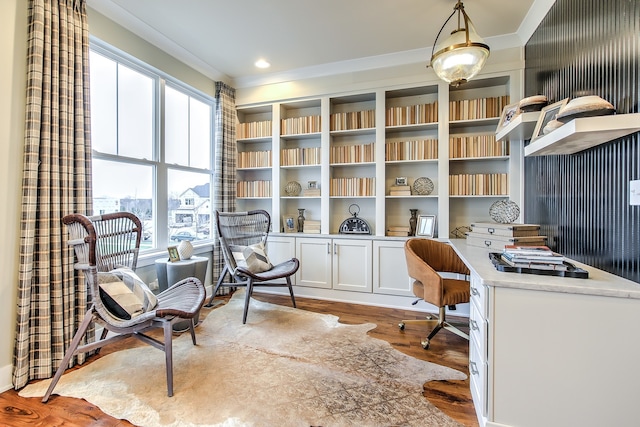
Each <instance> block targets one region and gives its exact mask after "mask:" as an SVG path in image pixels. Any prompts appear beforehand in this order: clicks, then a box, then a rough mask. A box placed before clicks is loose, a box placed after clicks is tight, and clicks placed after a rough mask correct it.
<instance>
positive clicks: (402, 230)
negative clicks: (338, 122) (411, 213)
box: [387, 225, 411, 237]
mask: <svg viewBox="0 0 640 427" xmlns="http://www.w3.org/2000/svg"><path fill="white" fill-rule="evenodd" d="M410 230H411V228H409V226H408V225H407V226H406V227H405V226H403V225H390V226H389V228H387V236H401V237H407V236H408V235H409V231H410Z"/></svg>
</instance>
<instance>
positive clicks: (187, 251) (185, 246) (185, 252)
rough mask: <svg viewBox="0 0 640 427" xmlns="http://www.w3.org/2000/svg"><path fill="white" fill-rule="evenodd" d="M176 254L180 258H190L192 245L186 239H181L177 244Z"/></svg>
mask: <svg viewBox="0 0 640 427" xmlns="http://www.w3.org/2000/svg"><path fill="white" fill-rule="evenodd" d="M178 255H180V259H191V257H192V256H193V245H192V244H191V242H190V241H188V240H183V241H182V242H180V244H179V245H178Z"/></svg>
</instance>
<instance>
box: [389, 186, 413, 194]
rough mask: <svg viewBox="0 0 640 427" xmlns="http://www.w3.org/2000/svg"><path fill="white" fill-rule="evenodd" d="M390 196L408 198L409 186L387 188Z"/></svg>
mask: <svg viewBox="0 0 640 427" xmlns="http://www.w3.org/2000/svg"><path fill="white" fill-rule="evenodd" d="M389 195H390V196H410V195H411V186H409V185H392V186H391V187H389Z"/></svg>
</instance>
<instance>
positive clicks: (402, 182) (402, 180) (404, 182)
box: [396, 176, 409, 185]
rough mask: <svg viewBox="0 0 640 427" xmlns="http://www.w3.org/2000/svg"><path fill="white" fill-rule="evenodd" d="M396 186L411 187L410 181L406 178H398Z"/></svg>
mask: <svg viewBox="0 0 640 427" xmlns="http://www.w3.org/2000/svg"><path fill="white" fill-rule="evenodd" d="M396 185H409V181H407V177H406V176H398V177H396Z"/></svg>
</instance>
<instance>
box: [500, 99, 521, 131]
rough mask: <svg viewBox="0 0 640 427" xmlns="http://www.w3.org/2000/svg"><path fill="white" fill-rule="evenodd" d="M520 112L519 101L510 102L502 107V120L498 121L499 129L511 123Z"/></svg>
mask: <svg viewBox="0 0 640 427" xmlns="http://www.w3.org/2000/svg"><path fill="white" fill-rule="evenodd" d="M518 114H520V110H519V109H518V103H517V102H516V103H515V104H509V105H507V106H505V107H504V108H503V109H502V115H501V116H500V121H499V122H498V129H502V128H503V127H505V126H506V125H508V124H509V123H511V120H513V119H514V118H516V116H517V115H518Z"/></svg>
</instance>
